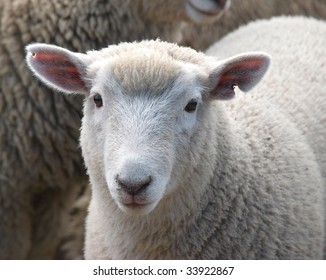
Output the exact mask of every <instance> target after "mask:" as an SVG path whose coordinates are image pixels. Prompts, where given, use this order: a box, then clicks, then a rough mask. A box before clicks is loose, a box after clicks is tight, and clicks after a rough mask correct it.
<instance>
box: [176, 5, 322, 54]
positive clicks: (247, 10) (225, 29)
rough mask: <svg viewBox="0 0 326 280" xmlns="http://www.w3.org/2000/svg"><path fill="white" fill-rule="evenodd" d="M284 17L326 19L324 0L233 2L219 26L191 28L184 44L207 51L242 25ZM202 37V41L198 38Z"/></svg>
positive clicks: (185, 34)
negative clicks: (303, 16) (258, 20)
mask: <svg viewBox="0 0 326 280" xmlns="http://www.w3.org/2000/svg"><path fill="white" fill-rule="evenodd" d="M282 15H305V16H311V17H315V18H318V19H326V1H325V0H287V1H284V0H259V1H257V0H233V1H232V5H231V7H230V9H229V10H228V11H227V12H225V13H224V14H223V15H222V17H221V18H220V20H219V23H218V24H213V25H209V26H208V25H207V26H199V25H196V24H194V25H189V26H187V27H185V29H184V31H183V42H182V44H183V45H187V46H191V47H192V48H195V49H196V50H202V51H204V50H206V49H207V48H208V47H209V46H210V45H211V44H212V43H214V42H216V41H217V40H218V39H220V38H222V36H225V35H226V34H228V33H230V32H231V31H233V30H235V29H236V28H238V27H239V26H241V25H244V24H247V23H249V22H250V21H253V20H257V19H268V18H271V17H273V16H282ZM198 38H200V39H198Z"/></svg>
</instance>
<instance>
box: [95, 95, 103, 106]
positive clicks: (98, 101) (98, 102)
mask: <svg viewBox="0 0 326 280" xmlns="http://www.w3.org/2000/svg"><path fill="white" fill-rule="evenodd" d="M93 100H94V103H95V106H96V107H97V108H100V107H102V106H103V100H102V96H101V95H100V94H98V93H96V94H95V95H94V96H93Z"/></svg>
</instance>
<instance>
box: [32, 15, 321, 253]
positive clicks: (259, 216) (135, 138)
mask: <svg viewBox="0 0 326 280" xmlns="http://www.w3.org/2000/svg"><path fill="white" fill-rule="evenodd" d="M325 33H326V24H325V23H323V22H321V21H318V20H313V19H305V18H300V17H297V18H275V19H273V20H270V21H258V22H255V23H252V24H250V25H248V26H246V27H243V28H241V29H239V30H238V31H235V32H234V33H232V34H230V35H229V36H227V37H225V38H224V39H222V40H221V42H219V43H217V44H216V45H214V46H213V47H212V48H211V49H210V50H209V51H208V52H207V54H208V55H205V54H203V53H198V52H196V51H194V50H192V49H190V48H184V47H179V46H177V45H174V44H171V43H164V42H160V41H143V42H140V43H124V44H119V45H117V46H110V47H108V48H106V49H102V50H100V51H90V52H87V54H82V53H74V52H71V51H68V50H66V49H64V48H60V47H57V46H52V45H46V44H35V45H30V46H28V47H27V63H28V65H29V67H30V68H31V70H32V71H33V72H34V73H35V75H36V76H37V77H38V78H40V79H41V80H42V81H43V82H44V83H46V84H47V85H48V86H49V87H52V88H55V89H57V90H59V91H62V92H65V93H82V94H84V97H85V100H84V117H83V121H82V130H81V147H82V151H83V156H84V159H85V163H86V166H87V169H88V174H89V176H90V181H91V184H92V199H91V204H90V207H89V215H88V218H87V225H86V243H85V257H86V258H87V259H215V258H221V259H320V258H323V257H325V221H324V219H325V214H326V213H325V182H326V181H325V179H326V177H325V158H326V148H325V138H326V120H325V117H326V114H325V112H324V108H325V106H326V94H325V76H326V75H325V71H326V70H325V63H326V61H325V59H326V56H325V48H324V45H325V44H324V43H325V42H324V40H325V36H324V35H325ZM262 50H263V51H266V52H268V53H269V54H271V55H272V56H273V67H272V69H271V71H270V72H269V73H268V75H267V77H266V78H265V79H264V80H263V81H262V82H261V83H260V84H259V85H258V86H256V87H255V85H256V84H257V83H258V82H259V81H260V80H261V78H262V77H263V75H264V74H265V72H266V71H267V68H268V66H269V62H270V58H269V55H267V54H266V53H264V52H261V51H262ZM248 51H251V52H248ZM252 51H255V52H252ZM243 52H245V53H243ZM239 53H240V54H239ZM209 55H213V56H209ZM216 55H219V56H221V57H222V58H223V59H221V58H217V57H215V56H216ZM229 55H232V57H231V58H227V57H229ZM235 87H237V88H235ZM253 87H255V88H254V89H253V90H252V91H251V92H250V93H248V94H246V95H243V94H242V93H241V92H240V91H239V89H240V90H242V91H244V92H246V91H248V90H250V89H252V88H253ZM235 93H236V94H235ZM48 98H51V97H48Z"/></svg>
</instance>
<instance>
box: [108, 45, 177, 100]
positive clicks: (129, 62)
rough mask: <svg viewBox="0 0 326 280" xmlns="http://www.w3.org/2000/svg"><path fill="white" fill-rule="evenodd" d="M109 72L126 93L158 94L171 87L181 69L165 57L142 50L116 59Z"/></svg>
mask: <svg viewBox="0 0 326 280" xmlns="http://www.w3.org/2000/svg"><path fill="white" fill-rule="evenodd" d="M111 71H112V74H113V76H114V78H115V79H116V80H117V81H118V82H119V84H120V85H121V87H122V88H123V89H124V91H126V92H129V93H132V92H144V91H146V92H150V93H152V94H159V93H161V92H163V91H165V90H166V89H167V88H169V87H171V86H172V85H173V83H174V81H175V80H176V78H177V77H178V76H179V75H180V71H181V69H180V66H179V65H178V64H177V63H175V62H174V61H173V60H172V59H171V58H170V57H168V56H166V55H159V54H158V53H155V52H152V51H148V50H142V51H139V52H137V51H135V52H131V53H128V55H127V56H121V57H119V58H118V59H116V60H115V61H114V62H113V63H112V65H111Z"/></svg>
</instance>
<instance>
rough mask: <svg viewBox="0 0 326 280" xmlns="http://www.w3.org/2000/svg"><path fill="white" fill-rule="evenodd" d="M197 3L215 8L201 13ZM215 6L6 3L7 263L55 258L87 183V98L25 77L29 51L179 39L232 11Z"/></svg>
mask: <svg viewBox="0 0 326 280" xmlns="http://www.w3.org/2000/svg"><path fill="white" fill-rule="evenodd" d="M191 2H195V4H196V5H199V4H200V3H202V4H205V3H207V2H208V4H210V5H208V6H205V8H204V10H198V9H197V8H196V7H197V6H196V5H190V3H191ZM214 3H215V4H214ZM214 3H213V2H212V1H210V0H200V1H195V0H177V1H176V0H169V1H163V0H154V1H145V0H132V1H131V0H127V1H120V0H107V1H102V0H92V1H90V0H82V1H66V0H59V1H45V0H32V1H30V0H14V1H12V0H10V1H9V0H5V1H1V3H0V16H1V18H0V28H1V30H0V65H1V67H0V112H1V113H0V151H1V156H0V225H1V226H0V236H1V238H0V259H20V258H37V259H43V258H54V257H56V251H57V247H58V246H59V243H60V242H61V238H62V236H63V235H64V233H63V232H65V231H66V228H68V227H69V221H67V220H66V218H68V217H67V216H68V212H69V209H70V208H72V207H71V204H73V202H74V201H75V198H76V196H78V194H79V193H80V191H81V187H82V186H85V185H86V184H87V182H88V180H87V178H86V176H85V175H84V173H85V170H84V167H83V164H82V159H81V155H80V151H79V150H78V148H77V147H78V138H79V127H80V117H81V114H82V106H81V105H82V104H81V99H80V98H76V97H75V98H70V97H69V98H66V97H65V96H59V95H51V94H50V92H49V90H48V89H46V88H45V87H41V86H40V85H39V84H37V83H36V82H35V80H34V79H33V78H32V76H31V75H30V73H29V71H26V70H27V68H26V65H25V61H24V46H25V45H26V44H29V43H31V42H46V43H52V44H59V45H61V46H64V47H67V48H70V49H73V50H75V51H80V52H81V51H85V50H87V49H93V48H101V47H104V46H107V45H108V44H113V43H118V42H120V41H131V40H140V39H145V38H156V37H158V36H160V37H162V38H164V39H165V40H170V41H178V40H180V36H181V31H182V28H183V27H184V26H185V25H186V24H187V22H190V21H192V20H195V21H196V22H205V21H212V20H215V19H216V18H217V17H218V15H219V14H220V13H221V12H222V11H223V9H225V8H226V7H227V3H226V2H225V1H215V2H214ZM205 11H206V12H208V11H211V13H210V15H206V13H205ZM49 96H51V98H48V97H49ZM81 235H82V233H81ZM75 257H76V258H78V256H75Z"/></svg>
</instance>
